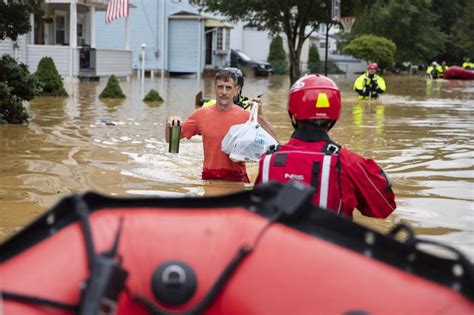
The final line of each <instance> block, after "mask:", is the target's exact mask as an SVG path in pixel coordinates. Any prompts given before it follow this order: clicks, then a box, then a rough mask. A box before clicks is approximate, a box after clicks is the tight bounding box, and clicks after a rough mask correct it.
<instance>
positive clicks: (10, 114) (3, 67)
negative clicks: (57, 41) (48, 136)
mask: <svg viewBox="0 0 474 315" xmlns="http://www.w3.org/2000/svg"><path fill="white" fill-rule="evenodd" d="M40 90H41V86H40V83H39V82H38V80H37V78H36V77H35V76H33V75H31V74H30V72H29V71H28V67H27V66H26V65H25V64H23V63H20V64H18V63H17V62H16V60H15V59H13V57H11V56H9V55H3V56H2V57H1V58H0V123H12V124H21V123H23V122H27V121H28V117H29V115H28V112H27V111H26V108H25V107H24V106H23V102H24V101H30V100H32V99H33V98H34V97H35V96H36V95H38V94H39V92H40Z"/></svg>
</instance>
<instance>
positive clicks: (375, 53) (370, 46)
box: [344, 35, 397, 69]
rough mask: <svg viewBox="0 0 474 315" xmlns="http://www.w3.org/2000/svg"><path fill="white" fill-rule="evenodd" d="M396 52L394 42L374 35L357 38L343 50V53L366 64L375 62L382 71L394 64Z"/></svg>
mask: <svg viewBox="0 0 474 315" xmlns="http://www.w3.org/2000/svg"><path fill="white" fill-rule="evenodd" d="M396 50H397V46H396V45H395V43H394V42H392V41H391V40H389V39H387V38H385V37H381V36H375V35H362V36H359V37H357V38H355V39H353V40H352V41H351V42H350V43H349V44H348V45H347V46H346V47H345V48H344V52H345V53H347V54H349V55H352V56H354V57H356V58H360V59H363V60H365V61H367V62H369V61H372V62H376V63H378V64H379V65H380V68H382V69H383V68H385V67H387V66H389V65H391V64H392V63H393V62H394V60H395V58H394V57H395V52H396Z"/></svg>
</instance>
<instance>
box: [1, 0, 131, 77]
mask: <svg viewBox="0 0 474 315" xmlns="http://www.w3.org/2000/svg"><path fill="white" fill-rule="evenodd" d="M107 3H108V0H45V4H44V10H43V12H41V13H38V14H32V15H31V17H30V22H31V25H32V31H31V32H30V33H28V34H25V35H22V36H20V37H19V38H18V39H17V41H11V40H4V41H0V55H1V54H10V55H12V56H14V57H15V58H16V59H17V60H18V61H20V62H23V63H25V64H26V65H28V67H29V69H30V71H31V72H35V71H36V68H37V66H38V63H39V61H40V60H41V58H43V57H45V56H49V57H51V58H53V60H54V62H55V64H56V67H57V69H58V71H59V74H60V75H61V76H63V77H69V78H73V77H79V76H109V75H111V74H115V75H118V76H129V75H131V72H132V69H131V63H132V59H131V57H132V53H131V51H130V50H129V49H126V48H125V47H123V46H122V47H120V48H114V49H105V48H104V49H101V48H98V47H97V41H96V23H95V15H96V12H101V11H105V10H106V9H107ZM108 35H109V36H111V37H113V36H116V34H110V33H109V34H108Z"/></svg>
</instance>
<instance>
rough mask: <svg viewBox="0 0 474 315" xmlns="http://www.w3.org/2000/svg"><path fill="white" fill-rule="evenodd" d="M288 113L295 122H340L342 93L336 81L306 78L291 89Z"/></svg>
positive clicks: (319, 77) (318, 76) (325, 78)
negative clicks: (310, 120) (324, 120)
mask: <svg viewBox="0 0 474 315" xmlns="http://www.w3.org/2000/svg"><path fill="white" fill-rule="evenodd" d="M288 112H289V113H290V115H291V116H292V117H293V118H294V119H295V120H305V119H329V120H338V119H339V117H340V115H341V92H340V91H339V89H338V88H337V86H336V84H335V83H334V81H332V80H331V79H329V78H327V77H325V76H322V75H314V74H311V75H308V76H304V77H302V78H300V79H299V80H298V81H296V82H295V83H294V84H293V86H292V87H291V89H290V95H289V96H288Z"/></svg>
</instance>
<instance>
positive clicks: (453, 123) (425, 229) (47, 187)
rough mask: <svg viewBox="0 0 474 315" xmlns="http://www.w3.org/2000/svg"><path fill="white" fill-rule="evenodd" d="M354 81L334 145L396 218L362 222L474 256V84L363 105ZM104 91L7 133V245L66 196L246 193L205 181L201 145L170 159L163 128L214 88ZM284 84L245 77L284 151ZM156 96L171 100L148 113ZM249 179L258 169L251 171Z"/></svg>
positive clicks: (178, 84) (442, 84)
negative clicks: (365, 175) (357, 165)
mask: <svg viewBox="0 0 474 315" xmlns="http://www.w3.org/2000/svg"><path fill="white" fill-rule="evenodd" d="M354 79H355V78H348V79H345V78H344V77H340V78H335V80H336V82H337V83H338V85H339V86H340V88H341V90H342V98H343V109H342V116H341V119H340V121H339V122H338V123H337V124H336V126H335V127H334V129H333V130H332V131H331V135H332V137H333V139H334V140H335V141H336V142H338V143H339V144H342V145H344V146H346V147H348V148H350V149H352V150H354V151H356V152H358V153H360V154H361V155H363V156H366V157H371V158H374V159H376V160H377V161H378V162H379V164H380V165H381V166H382V167H383V168H384V169H385V170H386V172H387V174H388V175H389V177H390V178H391V180H392V182H393V186H394V190H395V192H396V194H397V203H398V209H397V211H396V212H395V213H394V214H393V215H391V216H390V217H389V218H388V219H387V220H375V219H370V218H365V217H362V216H360V215H358V216H356V220H357V221H359V222H361V223H363V224H368V225H371V226H372V227H375V228H377V229H380V230H383V231H385V230H387V229H389V228H390V227H391V226H392V225H393V224H394V222H397V221H399V220H404V221H408V222H409V223H411V224H412V225H413V226H415V228H416V232H417V233H418V234H419V235H422V236H423V237H427V238H433V239H439V240H443V241H445V242H447V243H449V244H451V245H453V246H455V247H457V248H460V249H462V250H463V251H465V252H467V253H468V254H469V255H470V256H471V257H473V258H474V237H473V236H474V209H473V199H474V181H473V177H474V176H473V175H474V167H473V161H474V159H473V156H474V150H473V148H474V142H473V138H474V136H473V134H474V133H473V131H474V130H473V129H474V125H473V124H472V113H473V111H474V81H470V82H469V81H448V80H435V81H426V80H425V78H424V77H423V78H422V77H411V78H407V77H390V76H388V77H387V78H386V80H387V84H388V91H387V94H384V95H383V96H382V97H381V99H380V100H377V101H371V102H368V101H360V100H358V99H357V98H356V96H355V94H354V92H353V91H352V84H353V80H354ZM105 83H106V82H105V81H102V82H100V83H95V82H94V83H80V84H79V83H72V84H67V86H66V88H67V89H68V92H69V94H70V97H68V98H51V97H49V98H37V99H35V100H34V101H32V102H31V104H30V105H29V111H30V112H31V114H32V120H31V123H30V124H29V125H23V126H17V125H0V147H1V152H2V157H3V159H2V160H3V163H2V164H1V165H0V216H1V226H0V238H5V237H6V236H8V235H10V234H11V233H13V232H14V231H15V230H17V229H19V228H21V227H22V226H24V225H25V224H26V223H27V222H29V221H30V220H32V219H33V218H35V217H36V216H38V215H39V214H40V213H42V212H43V211H44V210H45V209H47V208H49V207H50V206H52V205H53V204H55V203H56V202H57V201H58V200H59V198H60V197H62V196H65V195H67V194H70V193H72V192H83V191H87V190H95V191H99V192H102V193H104V194H109V195H129V196H130V195H159V196H175V195H214V194H222V193H226V192H230V191H236V190H242V189H244V187H243V186H242V185H240V184H234V183H225V182H203V181H202V180H200V174H201V165H202V159H203V157H202V142H201V139H200V138H199V137H195V138H193V139H192V140H191V141H186V140H183V141H182V142H181V145H180V153H179V154H171V153H168V146H167V144H166V143H165V141H164V123H165V120H166V117H168V116H169V115H179V116H182V117H186V116H187V115H189V114H190V113H191V112H192V111H193V110H194V96H195V94H196V92H197V91H198V90H201V89H202V90H203V92H204V93H203V94H204V96H208V97H212V96H213V95H212V93H213V92H212V91H213V83H212V80H211V79H210V78H206V79H204V80H203V81H201V82H200V83H199V84H198V82H197V81H196V80H195V78H193V77H179V78H169V79H165V80H163V81H162V80H158V79H156V80H152V79H146V80H145V84H144V85H143V86H142V85H141V84H140V81H138V80H134V79H132V80H131V81H130V82H126V81H122V82H120V84H121V86H122V89H123V91H124V93H125V94H126V95H127V98H126V99H125V100H120V101H111V102H109V101H107V102H106V101H103V100H99V99H98V98H97V96H98V94H99V93H100V91H102V89H103V88H104V87H105ZM288 87H289V82H288V80H287V78H283V77H278V76H274V77H270V78H261V79H254V78H247V79H246V82H245V87H244V95H245V96H248V97H249V98H252V97H254V96H256V95H259V94H262V93H264V97H263V100H264V103H265V108H264V111H265V113H266V115H267V117H268V119H269V120H270V121H271V122H272V124H273V125H274V126H275V129H276V130H277V132H278V134H279V136H280V138H281V139H282V140H283V141H286V140H288V138H289V137H290V135H291V132H292V127H291V126H290V123H289V120H288V113H287V110H286V102H287V97H288ZM151 88H154V89H156V90H158V91H159V92H160V94H161V95H162V96H163V98H164V99H165V101H164V102H163V103H162V104H160V105H157V104H153V105H149V104H145V103H143V102H142V99H143V96H144V95H145V94H146V93H147V92H148V91H149V90H150V89H151ZM248 172H249V175H250V177H251V179H254V178H255V176H256V174H257V165H256V164H250V165H248Z"/></svg>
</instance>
